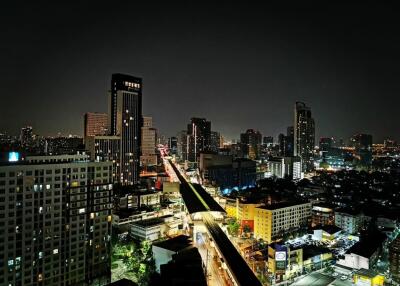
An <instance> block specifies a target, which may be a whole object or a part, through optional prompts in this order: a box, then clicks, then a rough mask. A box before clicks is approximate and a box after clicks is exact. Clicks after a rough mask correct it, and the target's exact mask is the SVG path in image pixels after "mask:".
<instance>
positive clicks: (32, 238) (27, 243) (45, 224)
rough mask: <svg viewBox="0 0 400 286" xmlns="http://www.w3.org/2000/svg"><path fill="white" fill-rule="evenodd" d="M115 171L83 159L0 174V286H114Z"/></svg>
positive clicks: (28, 164)
mask: <svg viewBox="0 0 400 286" xmlns="http://www.w3.org/2000/svg"><path fill="white" fill-rule="evenodd" d="M111 168H112V166H111V163H109V162H90V161H89V158H88V156H86V155H73V156H68V155H62V156H35V157H27V158H26V161H25V162H20V163H15V164H7V165H1V166H0V258H1V259H0V263H3V266H2V267H0V285H80V284H85V285H87V284H90V283H95V282H96V281H97V282H98V283H102V284H105V283H108V282H110V281H109V280H110V278H111V276H110V274H111V273H110V269H111V257H110V255H111V241H110V240H111V236H110V235H111V206H112V205H111V196H112V184H111V182H112V180H111Z"/></svg>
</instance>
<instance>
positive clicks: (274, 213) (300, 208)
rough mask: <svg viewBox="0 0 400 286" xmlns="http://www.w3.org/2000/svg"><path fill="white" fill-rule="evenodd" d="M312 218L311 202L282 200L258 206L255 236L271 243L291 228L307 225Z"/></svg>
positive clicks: (255, 217) (256, 209)
mask: <svg viewBox="0 0 400 286" xmlns="http://www.w3.org/2000/svg"><path fill="white" fill-rule="evenodd" d="M310 219H311V203H308V202H282V203H276V204H272V205H266V206H263V207H256V208H255V213H254V237H255V238H261V239H263V240H264V241H266V242H268V243H270V242H272V241H275V240H276V239H277V238H278V237H280V236H281V235H282V234H283V233H284V232H285V231H287V230H289V229H297V228H300V226H305V225H307V224H308V222H309V220H310Z"/></svg>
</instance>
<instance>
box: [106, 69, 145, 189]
mask: <svg viewBox="0 0 400 286" xmlns="http://www.w3.org/2000/svg"><path fill="white" fill-rule="evenodd" d="M109 108H110V110H109V122H110V123H109V125H110V129H111V135H114V136H119V137H120V140H121V144H120V154H121V158H120V165H121V169H120V175H119V181H120V182H121V183H122V184H125V185H132V184H136V183H138V181H139V168H140V151H141V150H140V149H141V128H142V126H143V118H142V79H141V78H138V77H134V76H130V75H124V74H113V75H112V78H111V92H110V105H109Z"/></svg>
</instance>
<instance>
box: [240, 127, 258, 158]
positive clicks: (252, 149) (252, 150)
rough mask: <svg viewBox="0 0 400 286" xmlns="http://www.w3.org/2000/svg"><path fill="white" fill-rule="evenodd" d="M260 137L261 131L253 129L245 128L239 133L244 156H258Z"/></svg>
mask: <svg viewBox="0 0 400 286" xmlns="http://www.w3.org/2000/svg"><path fill="white" fill-rule="evenodd" d="M261 138H262V136H261V133H260V132H259V131H256V130H254V129H247V130H246V132H245V133H242V134H240V143H241V146H242V152H243V156H244V157H245V158H249V159H252V160H254V159H258V158H260V155H261V140H262V139H261Z"/></svg>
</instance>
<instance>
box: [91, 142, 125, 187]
mask: <svg viewBox="0 0 400 286" xmlns="http://www.w3.org/2000/svg"><path fill="white" fill-rule="evenodd" d="M120 144H121V138H120V137H119V136H89V137H86V138H85V149H86V150H87V151H88V152H89V154H90V160H91V161H96V162H112V166H113V168H112V176H113V182H118V181H119V174H120V167H121V163H120V162H121V152H120Z"/></svg>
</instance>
